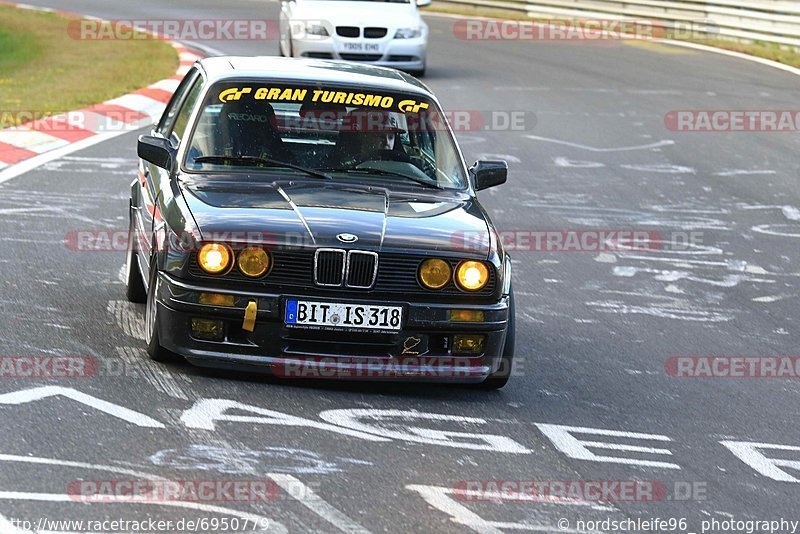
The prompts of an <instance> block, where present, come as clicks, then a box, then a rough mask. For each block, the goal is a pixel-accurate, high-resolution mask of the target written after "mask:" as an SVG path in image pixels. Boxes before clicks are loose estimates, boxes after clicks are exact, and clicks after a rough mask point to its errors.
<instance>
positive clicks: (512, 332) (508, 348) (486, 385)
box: [476, 288, 517, 390]
mask: <svg viewBox="0 0 800 534" xmlns="http://www.w3.org/2000/svg"><path fill="white" fill-rule="evenodd" d="M508 299H509V302H508V326H507V330H506V341H505V343H504V344H503V357H502V359H501V361H500V368H499V369H497V371H495V372H494V373H492V374H490V375H489V378H487V379H486V380H484V381H483V382H481V383H480V384H476V386H477V387H478V388H479V389H484V390H494V389H500V388H502V387H504V386H505V385H506V384H508V380H509V379H510V378H511V368H512V366H513V363H514V344H515V338H516V323H517V320H516V315H515V306H514V289H513V288H512V289H511V293H510V294H509V297H508Z"/></svg>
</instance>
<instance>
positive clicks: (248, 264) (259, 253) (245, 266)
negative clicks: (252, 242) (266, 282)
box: [236, 247, 270, 278]
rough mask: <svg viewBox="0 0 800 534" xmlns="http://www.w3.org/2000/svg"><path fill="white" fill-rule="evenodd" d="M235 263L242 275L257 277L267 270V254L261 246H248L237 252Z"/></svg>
mask: <svg viewBox="0 0 800 534" xmlns="http://www.w3.org/2000/svg"><path fill="white" fill-rule="evenodd" d="M236 264H237V265H238V266H239V270H240V271H242V274H243V275H245V276H249V277H250V278H258V277H260V276H264V275H265V274H267V271H269V267H270V261H269V254H267V252H266V251H265V250H264V249H263V248H259V247H248V248H246V249H244V250H243V251H241V252H240V253H239V258H238V259H237V260H236Z"/></svg>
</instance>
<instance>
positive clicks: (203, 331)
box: [192, 319, 225, 341]
mask: <svg viewBox="0 0 800 534" xmlns="http://www.w3.org/2000/svg"><path fill="white" fill-rule="evenodd" d="M192 336H193V337H196V338H197V339H207V340H209V341H222V339H223V338H224V337H225V326H224V325H223V323H222V321H211V320H209V319H192Z"/></svg>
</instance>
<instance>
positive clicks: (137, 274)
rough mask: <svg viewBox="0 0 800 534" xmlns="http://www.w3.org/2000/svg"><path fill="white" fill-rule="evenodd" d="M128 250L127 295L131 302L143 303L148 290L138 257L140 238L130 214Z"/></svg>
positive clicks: (126, 269)
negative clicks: (137, 237) (145, 286)
mask: <svg viewBox="0 0 800 534" xmlns="http://www.w3.org/2000/svg"><path fill="white" fill-rule="evenodd" d="M128 221H129V222H128V251H127V254H126V255H127V260H126V263H125V297H126V298H127V299H128V301H129V302H136V303H139V304H142V303H144V302H147V290H146V289H145V288H144V280H143V279H142V271H141V269H139V261H138V260H137V258H136V251H137V250H138V249H139V240H138V239H136V229H135V227H134V224H133V218H132V217H131V215H130V213H129V214H128Z"/></svg>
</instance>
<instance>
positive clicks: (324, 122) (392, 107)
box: [184, 82, 467, 189]
mask: <svg viewBox="0 0 800 534" xmlns="http://www.w3.org/2000/svg"><path fill="white" fill-rule="evenodd" d="M282 164H285V165H282ZM254 168H258V169H260V170H261V171H263V172H264V173H276V172H280V173H286V174H293V175H294V174H296V175H298V176H305V177H308V178H331V179H337V178H344V177H346V178H348V179H354V180H361V181H368V182H370V183H375V184H379V183H383V184H384V185H388V184H389V183H406V184H409V185H415V186H428V187H437V188H441V189H463V188H464V187H465V186H466V184H467V180H466V177H465V171H464V166H463V161H462V159H461V156H460V155H459V152H458V150H457V149H456V145H455V141H454V139H453V137H452V134H451V133H450V131H449V130H448V128H447V127H446V122H445V120H444V118H443V115H442V113H441V111H440V110H439V108H438V107H437V106H436V104H435V103H434V102H433V101H430V100H428V99H425V98H422V97H420V96H418V95H408V94H400V93H391V92H385V91H361V90H354V89H352V88H338V87H325V88H321V87H319V86H299V85H276V84H260V83H252V82H250V83H243V82H239V83H223V84H218V85H216V86H214V87H212V88H211V90H210V92H209V94H208V96H207V97H206V100H205V102H204V103H203V107H202V110H201V112H200V115H199V118H198V120H197V123H196V126H195V128H194V131H193V133H192V136H191V139H190V140H189V144H188V149H187V151H186V157H185V160H184V169H185V170H186V171H188V172H193V173H205V172H208V173H211V172H213V173H219V172H220V171H225V172H228V171H236V170H248V171H252V169H254ZM316 171H319V172H316Z"/></svg>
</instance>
